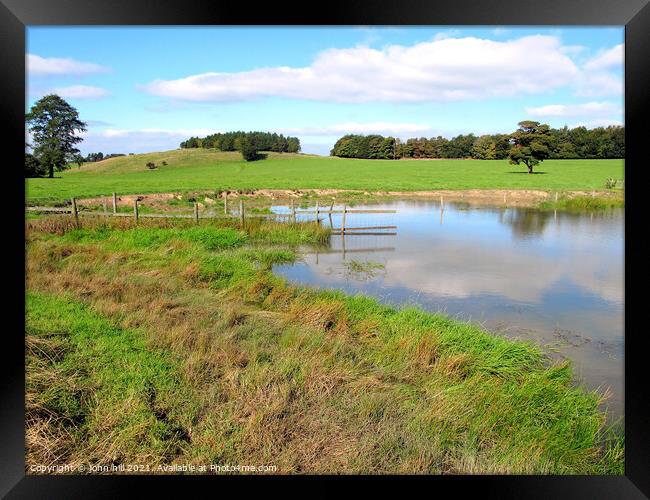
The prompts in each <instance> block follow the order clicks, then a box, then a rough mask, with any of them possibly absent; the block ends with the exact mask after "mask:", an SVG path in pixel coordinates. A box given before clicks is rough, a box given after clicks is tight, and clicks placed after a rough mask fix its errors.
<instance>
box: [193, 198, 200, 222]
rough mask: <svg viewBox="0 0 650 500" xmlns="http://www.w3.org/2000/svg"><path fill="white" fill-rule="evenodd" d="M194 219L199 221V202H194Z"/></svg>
mask: <svg viewBox="0 0 650 500" xmlns="http://www.w3.org/2000/svg"><path fill="white" fill-rule="evenodd" d="M194 221H195V222H196V223H197V224H198V223H199V204H198V203H197V202H194Z"/></svg>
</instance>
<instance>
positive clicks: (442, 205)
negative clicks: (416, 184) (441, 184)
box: [440, 195, 445, 210]
mask: <svg viewBox="0 0 650 500" xmlns="http://www.w3.org/2000/svg"><path fill="white" fill-rule="evenodd" d="M444 209H445V198H444V197H443V196H442V195H440V210H444Z"/></svg>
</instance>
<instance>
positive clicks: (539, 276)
mask: <svg viewBox="0 0 650 500" xmlns="http://www.w3.org/2000/svg"><path fill="white" fill-rule="evenodd" d="M328 208H329V207H328ZM334 208H335V210H336V209H340V208H341V207H338V206H335V207H334ZM354 208H355V209H363V208H370V209H375V210H377V209H385V210H396V211H397V212H396V213H392V214H347V216H346V227H355V226H356V227H367V226H393V225H394V226H397V229H391V230H388V231H391V232H395V233H396V234H391V235H377V234H372V235H346V236H340V235H333V236H332V237H331V242H330V244H329V246H328V247H327V248H305V249H303V258H302V259H301V260H300V261H298V262H296V263H294V264H291V265H280V266H276V267H275V268H274V270H275V272H276V273H278V274H280V275H282V276H285V277H286V278H287V279H288V280H290V281H292V282H295V283H300V284H305V285H310V286H314V287H323V288H337V289H341V290H343V291H345V292H347V293H350V294H356V293H363V294H366V295H371V296H374V297H377V298H378V299H379V300H381V301H382V302H383V303H386V304H390V305H396V306H404V305H416V306H419V307H421V308H424V309H426V310H429V311H434V312H438V311H441V312H444V313H446V314H448V315H450V316H452V317H455V318H457V319H461V320H469V321H473V322H477V323H479V324H481V325H482V326H483V327H484V328H486V329H488V330H490V331H492V332H495V333H496V334H499V335H506V336H508V337H511V338H519V339H532V340H534V341H535V342H537V343H539V344H540V345H542V346H544V349H545V350H546V351H547V352H548V353H549V354H550V355H551V356H553V357H558V356H559V357H566V358H569V359H571V360H572V361H573V367H574V373H575V376H576V383H578V384H582V385H585V386H586V387H587V388H589V389H595V388H600V389H601V390H604V389H606V388H608V389H609V391H610V392H611V396H610V397H609V398H608V400H607V401H606V403H605V407H606V408H607V410H608V414H609V418H610V419H613V418H617V417H619V416H621V415H622V414H623V361H624V359H623V353H624V349H623V346H624V342H623V337H624V336H623V326H624V321H623V312H624V309H623V307H624V299H623V296H624V292H623V290H624V276H623V272H624V210H623V209H612V210H609V211H606V212H599V213H592V214H576V213H567V212H560V211H557V212H554V211H540V210H536V209H530V208H505V207H503V208H490V207H470V206H468V205H466V204H461V203H456V204H454V203H445V204H444V209H443V210H441V204H440V202H439V201H420V200H408V201H406V200H403V201H394V202H388V203H382V204H373V205H365V206H360V205H359V206H355V207H354ZM286 210H287V208H286V207H274V211H277V212H286ZM301 217H302V218H303V219H305V218H311V219H313V218H314V215H311V216H309V215H303V216H300V217H299V220H300V218H301ZM323 217H324V219H323V220H322V223H323V224H327V225H330V224H331V225H332V226H333V227H334V228H338V227H340V224H341V216H340V214H334V215H332V220H331V221H330V219H329V217H328V216H327V215H325V216H323V215H321V218H323ZM378 232H381V231H378Z"/></svg>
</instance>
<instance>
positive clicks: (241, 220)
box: [239, 200, 244, 227]
mask: <svg viewBox="0 0 650 500" xmlns="http://www.w3.org/2000/svg"><path fill="white" fill-rule="evenodd" d="M239 223H240V224H241V227H244V200H239Z"/></svg>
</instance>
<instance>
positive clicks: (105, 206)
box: [102, 200, 108, 217]
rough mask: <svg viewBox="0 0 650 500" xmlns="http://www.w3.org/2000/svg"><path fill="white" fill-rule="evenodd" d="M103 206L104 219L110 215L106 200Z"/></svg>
mask: <svg viewBox="0 0 650 500" xmlns="http://www.w3.org/2000/svg"><path fill="white" fill-rule="evenodd" d="M102 205H103V207H104V217H106V216H107V215H108V205H106V200H104V201H103V202H102Z"/></svg>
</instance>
